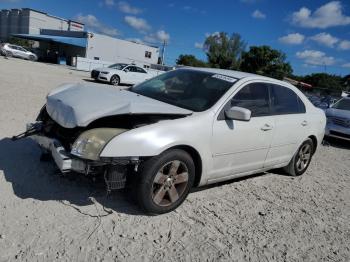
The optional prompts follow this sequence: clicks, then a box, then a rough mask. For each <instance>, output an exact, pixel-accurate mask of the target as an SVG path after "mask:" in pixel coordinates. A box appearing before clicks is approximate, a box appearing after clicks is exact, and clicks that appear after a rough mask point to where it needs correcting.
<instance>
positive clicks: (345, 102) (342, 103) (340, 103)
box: [332, 99, 350, 111]
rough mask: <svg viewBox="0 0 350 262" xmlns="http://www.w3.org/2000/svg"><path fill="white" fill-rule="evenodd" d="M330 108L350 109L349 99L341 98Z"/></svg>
mask: <svg viewBox="0 0 350 262" xmlns="http://www.w3.org/2000/svg"><path fill="white" fill-rule="evenodd" d="M332 108H335V109H340V110H347V111H350V99H341V100H339V101H338V102H337V103H336V104H335V105H334V106H332Z"/></svg>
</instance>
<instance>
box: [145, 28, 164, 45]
mask: <svg viewBox="0 0 350 262" xmlns="http://www.w3.org/2000/svg"><path fill="white" fill-rule="evenodd" d="M144 40H145V42H148V43H163V42H164V41H165V42H167V43H169V40H170V34H169V33H167V32H165V31H164V30H158V31H157V32H155V33H152V34H149V35H146V36H145V37H144Z"/></svg>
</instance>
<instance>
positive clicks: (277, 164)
mask: <svg viewBox="0 0 350 262" xmlns="http://www.w3.org/2000/svg"><path fill="white" fill-rule="evenodd" d="M325 125H326V117H325V114H324V112H323V111H322V110H320V109H318V108H316V107H315V106H313V105H312V103H311V102H310V101H309V100H308V99H307V98H306V97H305V96H304V95H303V94H302V93H301V92H300V91H299V90H298V89H297V88H295V87H294V86H292V85H290V84H288V83H285V82H282V81H278V80H275V79H271V78H266V77H262V76H258V75H253V74H247V73H242V72H236V71H229V70H221V69H209V68H182V69H178V70H174V71H170V72H167V73H164V74H162V75H159V76H157V77H155V78H152V79H150V80H147V81H145V82H143V83H141V84H138V85H136V86H134V87H131V88H129V89H110V88H101V87H100V86H96V85H95V84H68V85H64V86H61V87H59V88H58V89H56V90H54V91H52V92H51V93H50V94H49V95H48V96H47V101H46V105H45V106H44V107H43V108H42V110H41V112H40V114H39V116H38V118H37V121H36V122H35V123H32V124H28V126H27V131H26V132H25V133H24V134H22V135H19V136H18V137H14V139H19V138H21V137H26V136H29V137H31V138H32V139H34V140H35V141H36V142H37V143H38V144H39V145H40V146H41V148H42V149H43V151H44V153H49V154H51V155H52V157H53V159H54V161H55V163H56V165H57V166H58V167H59V169H60V170H61V171H62V172H74V173H75V172H76V173H81V174H85V175H87V176H91V177H96V176H101V177H103V178H104V180H105V183H106V186H107V190H108V191H111V190H115V189H121V188H124V187H128V188H129V190H133V191H134V192H135V193H134V194H133V195H135V196H136V198H137V203H138V204H139V206H140V207H141V208H143V209H144V210H145V211H146V212H147V213H151V214H161V213H166V212H170V211H172V210H174V209H175V208H177V207H178V206H179V205H180V204H181V203H182V202H183V201H184V200H185V199H186V197H187V195H188V194H189V192H190V190H191V188H193V187H199V186H204V185H207V184H212V183H216V182H220V181H225V180H230V179H233V178H237V177H242V176H249V175H252V174H256V173H260V172H264V171H267V170H270V169H276V168H283V169H284V170H285V172H287V173H288V174H290V175H293V176H298V175H302V174H303V173H304V172H305V171H306V170H307V168H308V166H309V164H310V161H311V159H312V156H313V154H314V153H315V151H316V149H317V147H318V146H319V145H320V143H321V141H322V139H323V136H324V132H325Z"/></svg>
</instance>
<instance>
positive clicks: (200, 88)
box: [130, 69, 237, 112]
mask: <svg viewBox="0 0 350 262" xmlns="http://www.w3.org/2000/svg"><path fill="white" fill-rule="evenodd" d="M236 81H237V79H236V78H232V77H228V76H224V75H221V74H215V73H208V72H201V71H196V70H183V69H179V70H175V71H170V72H167V73H164V74H162V75H159V76H157V77H155V78H152V79H150V80H148V81H146V82H143V83H141V84H139V85H137V86H134V87H132V88H130V91H132V92H135V93H137V94H140V95H143V96H147V97H150V98H153V99H156V100H159V101H162V102H165V103H168V104H171V105H175V106H179V107H182V108H185V109H189V110H192V111H195V112H201V111H205V110H207V109H209V108H210V107H212V106H213V105H214V104H215V103H216V102H217V101H218V100H219V99H220V98H221V97H222V96H223V94H225V93H226V91H227V90H229V89H230V88H231V86H232V85H233V84H234V83H235V82H236Z"/></svg>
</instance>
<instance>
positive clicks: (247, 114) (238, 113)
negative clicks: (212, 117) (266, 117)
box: [225, 106, 252, 121]
mask: <svg viewBox="0 0 350 262" xmlns="http://www.w3.org/2000/svg"><path fill="white" fill-rule="evenodd" d="M225 117H226V119H230V120H240V121H249V120H250V118H251V117H252V111H250V110H249V109H246V108H243V107H238V106H234V107H231V108H230V109H227V110H225Z"/></svg>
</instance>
